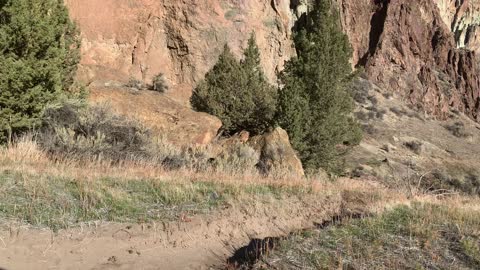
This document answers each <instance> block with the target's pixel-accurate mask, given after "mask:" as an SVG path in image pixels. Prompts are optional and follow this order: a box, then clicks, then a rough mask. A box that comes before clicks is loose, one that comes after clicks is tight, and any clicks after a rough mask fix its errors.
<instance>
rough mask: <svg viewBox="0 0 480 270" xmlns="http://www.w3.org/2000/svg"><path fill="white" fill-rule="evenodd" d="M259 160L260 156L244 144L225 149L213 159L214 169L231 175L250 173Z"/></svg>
mask: <svg viewBox="0 0 480 270" xmlns="http://www.w3.org/2000/svg"><path fill="white" fill-rule="evenodd" d="M259 160H260V154H259V153H257V152H256V151H255V150H254V149H253V148H251V147H250V146H248V145H245V144H241V143H238V144H234V145H231V146H229V147H227V148H226V149H225V150H224V151H223V152H222V154H221V155H220V156H219V157H218V158H216V159H215V162H214V164H215V169H216V170H219V171H222V172H228V173H231V174H243V173H245V172H252V171H254V170H255V168H256V165H257V164H258V162H259Z"/></svg>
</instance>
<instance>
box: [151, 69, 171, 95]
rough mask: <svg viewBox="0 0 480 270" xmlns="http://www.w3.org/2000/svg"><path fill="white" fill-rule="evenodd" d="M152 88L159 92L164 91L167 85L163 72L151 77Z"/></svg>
mask: <svg viewBox="0 0 480 270" xmlns="http://www.w3.org/2000/svg"><path fill="white" fill-rule="evenodd" d="M152 90H153V91H157V92H160V93H165V92H166V91H167V90H168V85H167V82H166V81H165V77H164V76H163V73H160V74H158V75H157V76H155V77H154V78H153V81H152Z"/></svg>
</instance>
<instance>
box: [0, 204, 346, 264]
mask: <svg viewBox="0 0 480 270" xmlns="http://www.w3.org/2000/svg"><path fill="white" fill-rule="evenodd" d="M341 201H342V199H341V196H340V195H331V196H325V197H324V198H323V199H322V198H319V197H318V196H315V197H312V198H304V199H302V200H299V199H298V198H297V199H293V198H292V199H286V200H282V201H281V202H277V201H275V203H271V202H270V203H269V202H264V203H262V202H255V203H252V204H251V205H231V206H230V207H228V209H223V210H221V211H220V212H217V213H216V214H211V215H208V216H197V217H192V218H191V220H189V221H187V222H173V223H168V224H165V223H161V222H160V223H151V224H143V225H126V224H112V223H109V224H107V223H104V224H100V225H98V226H90V227H83V228H74V229H68V230H62V231H60V232H58V233H53V232H52V231H50V230H38V229H29V228H25V227H13V226H12V227H10V228H9V229H8V228H7V230H3V231H1V232H0V238H1V239H0V267H4V268H5V269H7V270H23V269H25V270H27V269H28V270H30V269H72V270H73V269H212V268H213V269H221V268H224V267H225V265H224V263H225V261H226V259H227V258H228V257H229V256H230V255H231V254H232V253H233V252H234V250H235V249H236V248H238V247H241V246H243V245H246V244H248V242H249V241H250V239H251V238H264V237H268V236H280V235H285V234H286V233H288V232H291V231H294V230H298V229H302V228H308V227H311V226H313V224H314V222H322V221H323V220H326V219H329V218H330V217H332V216H334V215H335V214H337V213H338V212H339V211H340V208H341V204H342V203H341Z"/></svg>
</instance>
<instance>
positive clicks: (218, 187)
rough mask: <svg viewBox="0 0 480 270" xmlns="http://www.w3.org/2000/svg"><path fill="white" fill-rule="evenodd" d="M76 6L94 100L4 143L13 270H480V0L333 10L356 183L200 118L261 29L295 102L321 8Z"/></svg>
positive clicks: (280, 4) (84, 71)
mask: <svg viewBox="0 0 480 270" xmlns="http://www.w3.org/2000/svg"><path fill="white" fill-rule="evenodd" d="M64 2H65V5H66V7H67V8H68V12H69V14H70V16H71V18H72V20H73V21H75V23H76V24H77V26H78V29H79V31H80V39H81V49H80V63H79V65H78V72H77V73H76V78H75V84H74V85H75V86H77V84H78V85H81V87H79V88H82V87H83V86H85V89H87V92H88V97H87V99H86V101H87V103H88V105H86V104H84V103H83V102H79V101H78V100H77V101H72V100H70V99H67V98H64V97H62V98H64V99H65V100H63V99H61V102H63V103H59V104H54V105H47V106H46V107H45V112H44V114H45V115H46V116H44V117H45V118H44V119H43V120H42V121H44V122H42V125H43V126H42V128H40V129H38V130H36V129H35V130H33V132H31V133H26V135H24V136H23V137H19V138H15V140H13V141H9V142H8V144H6V145H0V269H1V268H2V267H5V269H6V270H17V269H32V268H38V269H152V270H153V269H352V270H353V269H437V268H438V269H478V268H477V267H478V266H479V265H480V232H479V227H478V226H479V224H480V215H479V213H480V199H479V196H480V156H479V155H480V123H479V121H480V70H479V67H480V65H479V64H480V56H479V55H478V53H479V52H480V38H479V37H478V34H477V33H478V31H479V30H478V29H479V26H480V19H479V18H480V1H477V0H461V1H459V0H416V1H411V0H398V1H397V0H333V3H334V7H335V8H336V9H338V12H339V16H340V25H341V28H342V31H343V32H344V33H345V34H346V35H347V37H348V40H349V42H350V44H351V47H352V48H351V49H352V53H351V59H350V63H351V65H352V68H353V70H355V75H356V76H355V78H354V79H353V82H352V84H351V85H350V84H349V85H348V87H347V90H348V93H351V94H352V97H353V101H354V111H353V112H352V111H350V112H349V115H352V117H354V118H355V121H356V122H355V123H357V122H358V124H359V126H361V129H362V130H363V138H362V140H361V142H360V143H359V144H358V145H354V146H353V145H348V144H347V143H346V142H345V143H344V144H342V145H335V147H336V149H337V148H338V149H340V150H342V149H344V148H345V149H347V148H348V151H345V153H344V154H343V152H342V155H341V161H342V162H341V164H342V166H343V167H342V171H341V172H339V173H337V172H330V171H329V172H327V171H326V170H324V169H317V170H315V171H313V172H312V171H308V170H307V168H306V167H304V166H305V163H304V164H303V165H302V160H303V159H301V157H300V154H299V151H297V150H298V149H296V148H295V147H294V146H295V144H294V143H293V141H292V140H291V136H290V137H289V135H288V134H287V131H286V130H287V129H286V128H285V127H283V126H282V127H279V126H271V127H270V129H268V130H267V131H266V132H264V133H260V134H253V133H249V132H247V131H241V132H238V133H235V134H234V135H232V136H223V135H225V134H223V133H222V132H223V130H222V121H221V120H220V119H219V118H217V117H216V116H213V115H209V114H207V113H204V112H197V111H194V110H193V109H192V106H191V104H190V98H191V96H192V92H193V91H194V89H195V87H197V85H198V84H199V83H200V82H201V81H202V80H203V79H204V77H205V74H206V73H207V72H208V71H209V70H210V69H211V68H212V67H213V66H214V65H215V63H216V62H217V60H218V58H219V55H220V54H221V53H222V50H223V48H224V45H225V44H228V45H229V46H230V48H231V50H232V52H233V54H234V55H235V56H236V57H238V58H241V57H242V55H243V50H244V49H245V48H246V47H247V41H248V39H249V37H251V33H252V32H254V33H255V35H256V42H257V43H258V48H259V53H260V55H261V67H262V68H263V72H264V74H265V76H266V78H267V80H268V81H269V82H270V83H271V84H272V85H274V87H275V88H278V89H281V88H282V85H279V84H280V80H279V79H278V77H277V75H279V74H280V73H279V72H280V71H282V70H283V69H284V68H285V63H286V61H288V60H289V59H291V58H292V57H295V56H296V52H297V51H296V49H295V44H294V42H293V40H292V38H293V37H294V36H295V33H296V32H295V31H296V30H297V29H298V28H300V27H301V26H302V24H303V23H304V20H306V13H307V12H308V11H309V10H310V8H311V3H312V1H311V0H255V1H249V0H241V1H237V0H204V1H195V0H182V1H179V0H136V1H131V0H64ZM1 4H2V3H0V5H1ZM0 21H1V20H0ZM0 25H1V22H0ZM0 30H1V29H0ZM337 32H339V33H341V32H340V30H338V31H337ZM297 33H298V32H297ZM2 37H4V36H2V33H1V32H0V44H1V42H2V39H1V38H2ZM0 49H1V48H0ZM0 52H1V50H0ZM345 59H346V58H345ZM239 63H241V62H239ZM345 65H346V66H350V65H349V64H348V61H347V60H345ZM287 66H288V65H287ZM159 74H163V77H162V78H164V79H165V82H164V86H165V89H166V90H165V91H151V90H152V89H153V88H152V87H151V84H152V80H154V78H155V77H156V76H157V75H159ZM333 77H335V76H333ZM238 80H240V78H239V79H238ZM262 89H263V88H262ZM332 91H333V90H332ZM72 95H73V94H72ZM0 102H3V101H2V100H0ZM0 105H1V103H0ZM0 107H1V106H0ZM0 109H1V108H0ZM1 116H2V115H1V114H0V128H1V127H2V126H1V124H2V122H1V120H2V119H1ZM309 124H311V125H315V124H316V123H309ZM284 128H285V129H284ZM0 131H1V130H0ZM232 134H233V133H232ZM0 135H1V134H0ZM10 135H11V134H10ZM0 139H1V137H0ZM340 150H339V152H340Z"/></svg>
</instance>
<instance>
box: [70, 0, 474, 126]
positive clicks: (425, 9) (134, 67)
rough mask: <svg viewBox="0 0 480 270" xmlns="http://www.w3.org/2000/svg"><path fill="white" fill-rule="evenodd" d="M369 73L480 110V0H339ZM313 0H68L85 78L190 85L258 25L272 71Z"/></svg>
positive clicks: (410, 94)
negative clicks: (77, 30)
mask: <svg viewBox="0 0 480 270" xmlns="http://www.w3.org/2000/svg"><path fill="white" fill-rule="evenodd" d="M334 1H335V3H336V4H337V6H338V7H339V11H340V15H341V20H342V25H343V28H344V31H345V32H346V33H347V34H348V36H349V39H350V42H351V43H352V47H353V49H354V54H353V57H352V63H353V64H354V65H355V66H357V67H364V69H365V71H366V73H367V75H368V76H369V78H370V80H372V81H374V82H375V83H377V84H379V85H380V86H382V88H384V89H385V91H396V92H398V93H399V94H400V95H401V96H402V97H403V98H404V100H405V101H406V102H408V103H411V104H413V105H416V106H418V107H419V109H422V110H425V111H426V112H428V113H430V114H433V115H435V116H437V117H439V118H443V117H446V115H447V113H448V111H449V110H450V109H452V108H453V109H456V110H459V111H462V112H465V113H466V114H468V115H469V116H470V117H472V118H474V119H476V120H479V119H478V118H479V117H480V116H479V107H480V99H479V94H480V80H479V75H478V74H479V69H478V59H477V51H479V50H480V41H479V38H478V37H477V32H478V25H479V23H480V19H479V17H480V16H479V14H480V0H470V1H469V0H415V1H412V0H334ZM306 2H308V0H290V1H289V0H204V1H196V0H136V1H132V0H102V1H100V0H66V3H67V5H68V7H69V9H70V12H71V14H72V17H73V18H74V19H75V20H76V21H77V22H78V25H79V26H80V29H81V31H82V37H83V47H82V54H83V58H82V62H81V68H80V72H79V77H80V78H81V79H82V80H84V81H86V82H94V81H99V80H100V81H102V80H117V81H127V80H128V79H129V78H130V77H135V78H137V79H141V80H144V81H145V82H147V83H148V82H149V81H150V80H151V78H152V77H153V76H155V75H156V74H158V73H164V74H165V75H166V78H167V81H168V82H169V84H170V86H171V87H172V88H173V89H174V91H180V90H179V89H184V91H185V95H184V99H187V97H188V95H189V94H190V92H191V89H192V86H194V85H195V84H196V82H198V81H199V80H200V79H201V78H202V77H203V75H204V74H205V72H206V71H208V69H209V68H210V67H211V66H212V65H213V64H214V63H215V61H216V59H217V57H218V55H219V53H220V51H221V49H222V47H223V45H224V44H225V43H228V44H229V45H230V46H231V47H232V49H233V51H234V52H235V53H236V54H237V55H238V56H239V57H240V53H241V49H242V48H243V47H245V43H246V40H247V39H248V37H249V35H250V33H251V32H252V31H255V32H256V35H257V40H258V43H259V46H260V49H261V53H262V58H263V59H262V63H263V66H264V69H265V71H266V73H267V75H268V77H269V78H270V79H271V80H272V81H275V73H276V72H277V71H278V70H281V69H282V68H283V64H284V61H285V60H286V59H288V58H290V57H291V56H292V55H293V54H294V49H293V48H292V42H291V35H292V33H291V29H292V27H293V25H294V23H295V21H296V19H297V18H298V17H299V16H300V15H301V14H302V13H303V12H306V11H307V8H306Z"/></svg>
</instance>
